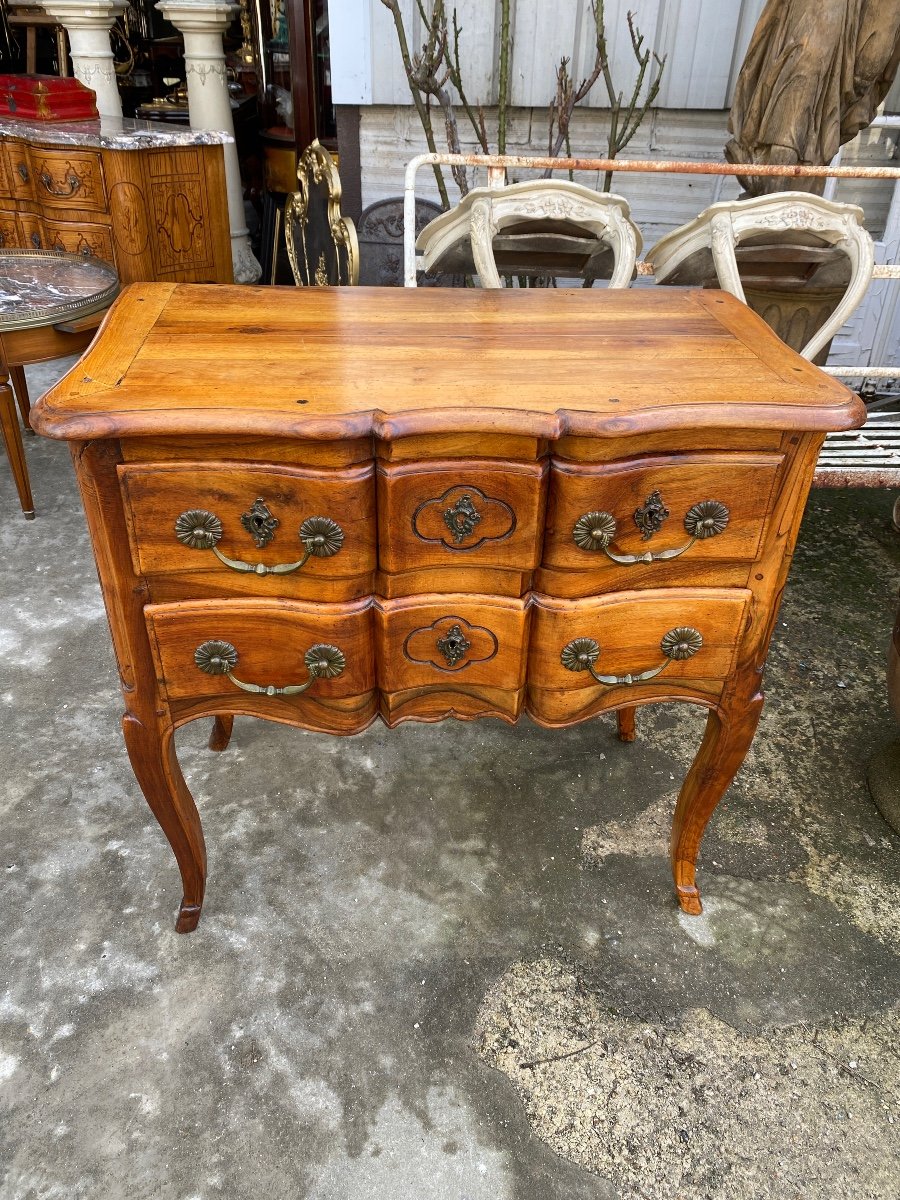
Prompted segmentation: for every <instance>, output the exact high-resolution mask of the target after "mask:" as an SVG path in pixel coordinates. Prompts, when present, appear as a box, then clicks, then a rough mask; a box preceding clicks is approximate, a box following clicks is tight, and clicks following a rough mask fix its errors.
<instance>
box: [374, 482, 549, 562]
mask: <svg viewBox="0 0 900 1200" xmlns="http://www.w3.org/2000/svg"><path fill="white" fill-rule="evenodd" d="M546 473H547V467H546V464H544V463H517V462H507V461H505V460H500V459H493V460H492V459H483V460H465V459H463V460H456V461H454V460H450V459H447V460H440V459H439V460H437V461H431V462H411V463H401V464H396V465H393V466H390V465H380V466H379V468H378V512H379V530H378V542H379V560H380V564H381V567H382V569H383V570H385V571H391V572H394V571H410V570H414V569H416V568H417V567H423V566H429V567H431V566H441V567H452V568H460V567H469V566H471V567H474V566H480V567H510V568H513V569H515V570H520V571H527V570H531V569H532V568H534V567H536V566H537V564H538V562H539V561H540V547H541V538H542V534H543V518H544V503H545V491H546V489H545V478H546Z"/></svg>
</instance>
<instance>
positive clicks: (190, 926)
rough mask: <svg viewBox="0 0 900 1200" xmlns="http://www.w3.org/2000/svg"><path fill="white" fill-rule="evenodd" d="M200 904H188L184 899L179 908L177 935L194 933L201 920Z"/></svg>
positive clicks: (176, 923) (176, 925)
mask: <svg viewBox="0 0 900 1200" xmlns="http://www.w3.org/2000/svg"><path fill="white" fill-rule="evenodd" d="M200 908H201V906H200V905H199V904H188V903H187V902H186V901H185V899H184V898H183V897H182V900H181V904H180V905H179V908H178V919H177V920H176V922H175V932H176V933H193V932H194V930H195V929H196V928H197V922H198V921H199V920H200Z"/></svg>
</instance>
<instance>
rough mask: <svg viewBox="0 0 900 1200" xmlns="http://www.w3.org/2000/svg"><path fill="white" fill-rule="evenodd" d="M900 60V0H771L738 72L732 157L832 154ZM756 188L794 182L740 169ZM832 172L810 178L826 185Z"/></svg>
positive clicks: (823, 159)
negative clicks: (757, 174)
mask: <svg viewBox="0 0 900 1200" xmlns="http://www.w3.org/2000/svg"><path fill="white" fill-rule="evenodd" d="M898 62H900V0H768V3H767V4H766V7H765V8H764V9H763V12H762V16H761V17H760V19H759V23H758V24H757V26H756V29H755V30H754V33H753V38H752V40H751V42H750V48H749V49H748V51H747V55H746V57H745V59H744V64H743V66H742V67H741V72H740V75H739V76H738V82H737V89H736V91H735V95H734V101H733V103H732V107H731V117H730V121H729V128H730V130H731V132H732V134H733V135H734V136H733V137H732V139H731V140H730V141H729V143H728V145H727V146H726V147H725V154H726V157H727V158H728V159H729V161H730V162H736V163H746V162H758V163H789V164H794V163H809V164H812V163H822V164H824V163H828V162H830V161H831V159H832V158H833V157H834V155H835V154H836V153H837V151H838V148H839V147H840V146H841V145H842V144H843V143H844V142H848V141H850V139H851V138H853V137H855V136H856V134H857V133H858V132H859V130H860V129H864V128H865V127H866V126H867V125H868V124H869V123H870V122H871V120H872V118H873V117H874V115H875V111H876V109H877V108H878V105H879V104H880V103H881V101H882V100H883V99H884V97H885V96H886V95H887V93H888V90H889V88H890V86H891V83H892V82H893V79H894V75H895V74H896V71H897V65H898ZM741 183H742V185H743V186H744V188H745V189H746V190H747V192H748V193H749V194H750V195H751V196H758V195H761V194H763V193H765V192H777V191H784V190H785V189H786V188H789V187H791V188H794V187H796V186H797V184H796V182H794V181H788V180H787V179H781V178H777V177H772V178H767V179H763V178H760V177H758V176H750V177H746V176H745V177H741ZM824 183H825V181H824V179H819V180H814V179H810V180H805V181H804V183H803V187H804V190H808V191H814V192H821V190H822V188H823V186H824Z"/></svg>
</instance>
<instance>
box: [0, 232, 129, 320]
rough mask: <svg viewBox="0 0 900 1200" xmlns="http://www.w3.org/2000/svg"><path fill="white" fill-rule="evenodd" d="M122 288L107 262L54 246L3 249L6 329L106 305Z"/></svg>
mask: <svg viewBox="0 0 900 1200" xmlns="http://www.w3.org/2000/svg"><path fill="white" fill-rule="evenodd" d="M118 292H119V277H118V276H117V275H116V272H115V271H114V270H113V268H112V267H110V266H109V265H108V264H107V263H102V262H98V261H97V260H96V259H91V258H82V257H81V256H80V255H77V254H62V253H59V252H58V251H54V250H4V251H0V333H3V332H4V331H7V330H12V329H33V328H37V327H38V326H40V325H55V324H58V323H59V322H60V321H70V320H73V319H74V318H76V317H82V316H87V315H88V314H89V313H92V312H96V311H97V310H98V309H102V308H106V307H107V305H109V304H111V303H112V302H113V300H114V299H115V298H116V296H117V295H118Z"/></svg>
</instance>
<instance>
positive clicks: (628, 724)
mask: <svg viewBox="0 0 900 1200" xmlns="http://www.w3.org/2000/svg"><path fill="white" fill-rule="evenodd" d="M636 712H637V705H636V704H632V705H631V706H630V707H629V708H620V709H618V711H617V712H616V733H617V734H618V737H619V741H620V742H633V741H634V739H635V737H636V736H637V731H636V730H635V727H634V714H635V713H636Z"/></svg>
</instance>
